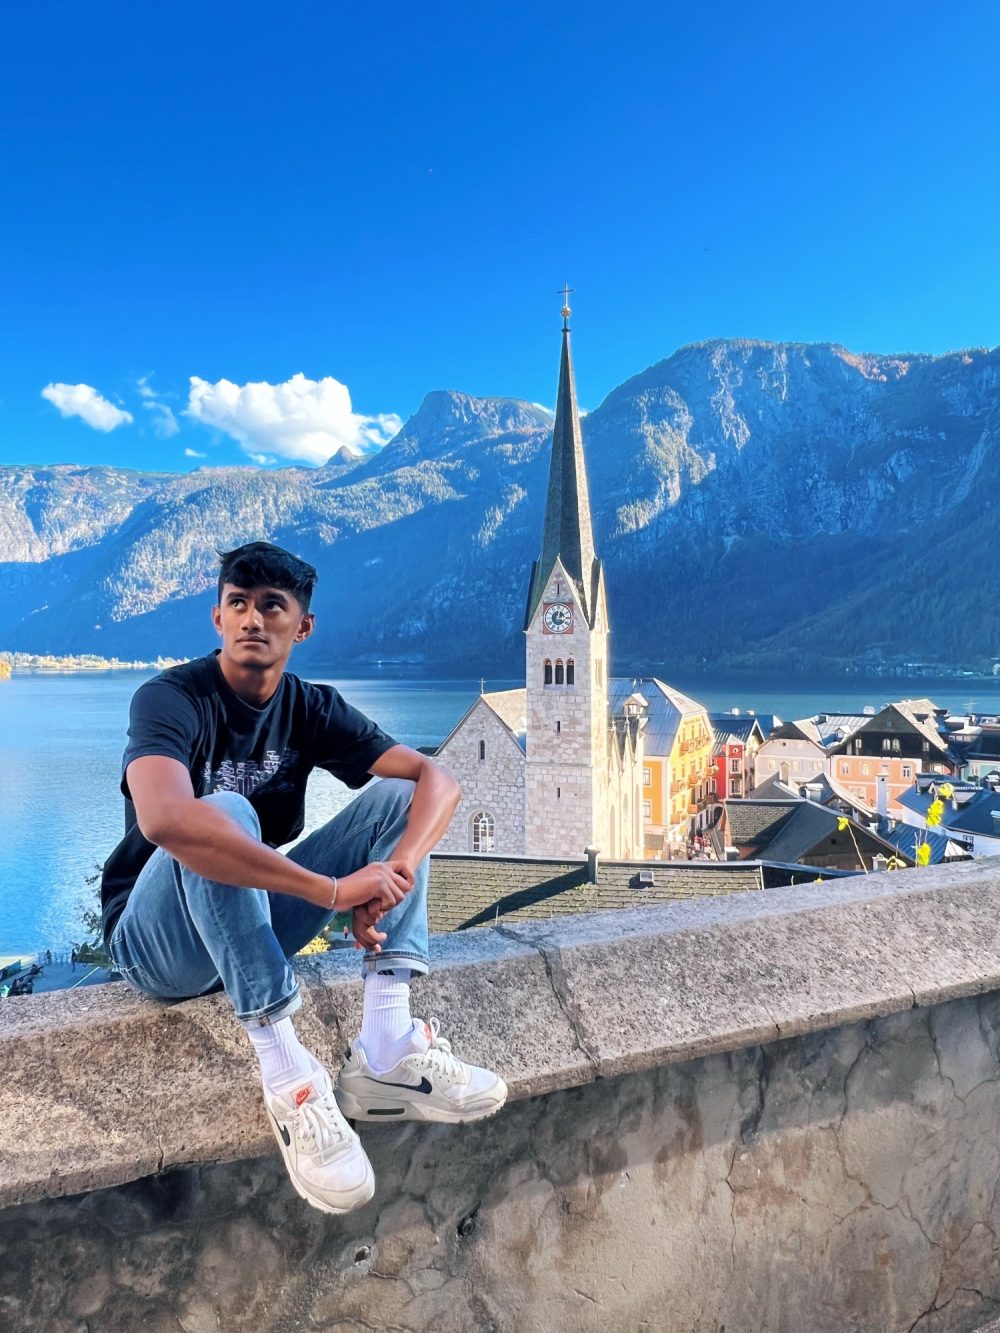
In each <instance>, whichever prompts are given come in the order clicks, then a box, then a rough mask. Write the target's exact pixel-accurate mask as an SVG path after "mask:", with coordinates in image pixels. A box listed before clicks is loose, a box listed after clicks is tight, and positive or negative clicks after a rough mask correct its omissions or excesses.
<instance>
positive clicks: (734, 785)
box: [729, 778, 740, 796]
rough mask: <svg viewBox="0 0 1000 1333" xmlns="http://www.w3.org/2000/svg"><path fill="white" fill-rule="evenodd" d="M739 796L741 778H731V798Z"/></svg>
mask: <svg viewBox="0 0 1000 1333" xmlns="http://www.w3.org/2000/svg"><path fill="white" fill-rule="evenodd" d="M739 794H740V780H739V778H730V779H729V795H730V796H739Z"/></svg>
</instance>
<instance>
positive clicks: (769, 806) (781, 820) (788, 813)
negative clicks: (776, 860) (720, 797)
mask: <svg viewBox="0 0 1000 1333" xmlns="http://www.w3.org/2000/svg"><path fill="white" fill-rule="evenodd" d="M801 804H802V802H801V800H799V799H798V798H793V799H790V800H787V801H766V800H765V801H760V800H754V799H750V800H745V801H726V803H725V805H726V823H727V828H728V840H729V842H730V844H731V845H732V846H733V847H746V846H749V847H759V846H761V845H763V844H764V843H769V842H770V840H771V839H772V838H773V837H774V836H775V835H776V834H777V832H778V830H779V829H780V828H781V827H782V826H783V825H784V824H786V823H787V822H788V820H789V819H790V818H791V817H792V815H793V814H794V813H795V811H796V810H797V809H798V807H799V806H800V805H801Z"/></svg>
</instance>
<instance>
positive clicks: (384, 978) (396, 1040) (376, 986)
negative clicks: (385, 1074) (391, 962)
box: [360, 968, 413, 1070]
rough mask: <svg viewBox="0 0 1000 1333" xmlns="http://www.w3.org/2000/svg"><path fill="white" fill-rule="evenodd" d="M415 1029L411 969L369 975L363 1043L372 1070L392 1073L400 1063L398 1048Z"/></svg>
mask: <svg viewBox="0 0 1000 1333" xmlns="http://www.w3.org/2000/svg"><path fill="white" fill-rule="evenodd" d="M412 1028H413V1019H412V1018H411V1017H410V969H409V968H400V970H399V971H398V972H395V973H388V972H369V973H368V975H367V976H366V977H365V1000H364V1007H363V1008H362V1011H361V1036H360V1041H361V1045H362V1046H363V1047H364V1048H365V1055H367V1057H368V1063H369V1064H370V1065H371V1066H372V1068H373V1069H377V1070H386V1069H391V1068H392V1067H393V1065H395V1064H398V1063H399V1058H400V1057H399V1048H400V1047H401V1045H402V1043H403V1041H404V1039H405V1038H407V1037H408V1036H409V1035H410V1032H411V1030H412Z"/></svg>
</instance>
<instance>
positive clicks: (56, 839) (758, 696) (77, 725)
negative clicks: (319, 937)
mask: <svg viewBox="0 0 1000 1333" xmlns="http://www.w3.org/2000/svg"><path fill="white" fill-rule="evenodd" d="M153 674H155V673H153V672H81V673H67V674H58V675H54V674H41V673H39V674H23V675H21V674H18V675H15V676H14V677H13V678H12V679H11V680H9V681H0V954H10V953H20V952H34V951H36V950H39V949H45V948H51V949H53V950H62V949H65V948H67V947H68V946H69V944H70V943H71V942H72V941H75V940H78V939H79V938H80V937H81V935H82V933H83V932H82V929H81V927H80V912H81V910H82V909H83V908H84V907H85V906H88V905H96V901H97V900H96V889H95V888H93V887H91V888H88V886H87V884H86V879H87V877H88V876H89V875H92V874H94V873H95V871H96V869H97V867H98V865H99V864H100V863H101V862H102V861H103V860H104V857H105V856H106V855H107V854H108V852H109V851H110V850H111V848H112V847H113V846H114V845H115V843H116V842H117V841H118V839H119V837H120V836H121V834H122V831H123V827H124V824H123V814H124V812H123V802H122V798H121V794H120V792H119V787H118V783H119V777H120V763H121V755H122V750H123V748H124V741H125V729H126V727H127V725H128V705H129V699H130V698H131V696H132V694H133V692H134V691H135V689H136V688H137V687H138V685H139V684H140V683H141V682H142V681H143V680H146V679H147V678H148V677H149V676H150V675H153ZM313 679H315V680H327V681H329V682H330V683H332V684H334V685H336V686H337V688H338V689H339V690H340V691H341V692H342V693H343V694H344V695H345V697H346V698H347V699H349V700H350V701H351V702H352V703H354V704H355V705H356V706H357V707H359V708H360V709H361V710H362V711H363V712H365V713H367V714H368V715H369V716H370V717H373V718H375V719H376V720H377V721H378V722H379V723H380V724H381V725H382V726H383V727H384V728H385V729H386V730H387V731H388V732H389V733H390V734H391V735H393V736H395V737H397V738H398V739H399V740H401V741H404V742H405V743H406V744H408V745H413V746H418V745H436V744H438V743H439V742H440V741H442V740H443V739H444V737H445V736H446V735H447V734H448V732H449V731H450V730H451V728H452V727H453V726H454V725H455V723H456V722H457V721H458V720H459V718H460V717H461V716H462V714H463V713H464V712H465V710H466V709H467V708H468V707H469V706H470V704H471V703H472V702H473V700H474V699H475V697H476V695H477V694H478V693H479V681H478V680H467V679H453V680H430V679H427V680H424V679H418V678H416V677H414V676H398V677H396V678H388V677H387V676H383V675H382V674H378V675H376V676H373V677H369V678H367V679H350V678H341V677H335V676H333V675H330V676H323V675H321V674H319V673H316V672H314V673H313ZM668 679H669V678H668ZM669 683H670V684H672V685H675V686H676V687H677V688H678V689H681V690H683V691H685V693H688V694H690V695H691V696H692V697H693V698H695V699H698V700H699V701H700V702H701V703H703V704H705V706H706V707H707V708H709V709H710V710H713V711H723V710H728V709H730V708H733V707H740V708H742V709H749V708H753V709H756V711H757V712H758V713H764V712H769V713H770V712H776V713H778V714H780V715H781V716H782V717H783V718H785V719H789V718H795V717H808V716H809V715H811V714H813V713H816V712H821V711H824V710H826V711H830V712H833V711H859V710H860V709H861V708H863V707H864V706H865V705H866V704H872V705H875V706H878V705H879V704H882V703H884V702H886V701H887V700H889V699H899V698H904V697H907V696H911V697H924V696H926V695H928V694H930V696H931V697H932V698H933V699H934V700H935V701H936V702H938V703H940V704H941V705H946V706H948V707H950V708H952V709H954V710H955V711H966V710H968V709H973V710H977V711H997V710H998V709H1000V685H998V684H996V683H994V682H993V681H986V680H975V681H973V680H965V681H963V680H955V679H951V680H947V681H943V682H935V681H929V680H926V679H923V680H920V681H909V682H907V681H900V680H879V681H859V680H857V679H856V678H854V677H850V678H848V679H847V681H845V680H844V679H843V678H841V679H839V680H837V681H835V682H831V683H829V684H823V683H818V682H813V683H810V682H800V681H795V682H792V683H790V684H789V685H788V686H787V687H783V688H779V687H777V686H776V685H775V682H774V680H773V679H768V680H766V681H763V680H762V681H759V682H754V681H753V680H752V679H751V678H750V677H741V678H740V679H739V680H725V679H722V678H719V677H714V678H713V677H708V676H703V677H698V678H690V677H688V678H683V677H679V676H678V677H674V678H673V679H669ZM519 684H523V681H516V680H488V681H487V682H486V687H487V689H491V690H494V689H497V690H499V689H511V688H514V687H515V686H517V685H519ZM352 795H353V793H349V792H348V791H347V790H346V789H344V788H342V787H340V786H339V784H338V783H337V782H336V781H335V780H334V779H333V778H332V777H330V776H329V774H326V773H314V774H313V777H312V779H311V781H310V787H309V794H308V802H307V823H306V828H307V831H308V830H309V829H311V828H314V827H316V825H317V824H320V823H322V822H323V821H325V820H326V819H329V818H330V816H331V815H332V814H334V813H335V812H336V811H337V810H339V809H341V808H342V807H343V806H344V805H346V804H347V802H348V801H349V800H350V799H351V796H352Z"/></svg>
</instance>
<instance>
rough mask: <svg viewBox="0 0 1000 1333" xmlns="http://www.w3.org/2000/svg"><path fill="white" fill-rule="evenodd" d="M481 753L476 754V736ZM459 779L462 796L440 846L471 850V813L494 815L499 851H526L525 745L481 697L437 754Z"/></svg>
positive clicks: (504, 853) (448, 849)
mask: <svg viewBox="0 0 1000 1333" xmlns="http://www.w3.org/2000/svg"><path fill="white" fill-rule="evenodd" d="M481 741H482V742H485V745H486V755H485V758H483V759H480V758H479V745H480V742H481ZM436 758H437V762H438V763H439V764H441V766H442V767H443V768H446V769H447V770H448V772H449V773H451V774H452V775H453V776H454V777H455V778H456V779H457V780H458V782H459V784H460V786H461V788H462V798H461V800H460V802H459V806H458V809H457V810H456V811H455V815H454V817H453V819H452V821H451V823H450V824H449V825H448V830H447V832H446V833H445V835H444V837H443V838H442V839H441V842H440V844H439V846H438V850H439V851H442V852H464V853H467V852H471V851H472V850H473V848H472V837H471V831H472V817H473V815H475V814H476V813H477V812H478V811H480V810H483V811H485V812H486V813H487V814H490V815H492V816H493V825H494V838H495V841H494V846H493V851H494V853H495V854H496V855H497V856H516V855H518V854H519V853H521V852H523V851H524V751H523V750H522V749H521V747H520V745H518V743H517V741H516V740H515V738H514V737H513V736H512V735H511V734H510V732H509V731H508V730H507V728H506V727H505V726H504V724H503V723H502V722H501V720H500V719H499V718H498V717H497V715H496V713H495V712H494V711H493V709H492V708H490V706H489V705H488V704H487V703H485V702H484V700H483V699H482V698H480V699H479V700H478V701H477V702H476V704H475V705H474V706H473V707H472V709H471V710H470V711H469V713H468V714H467V716H466V717H465V719H464V720H463V722H462V724H461V726H459V727H458V728H457V729H456V731H455V732H454V733H453V734H452V735H451V736H449V738H448V740H447V741H446V742H445V744H444V745H442V747H441V749H440V750H439V751H438V754H437V756H436Z"/></svg>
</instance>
